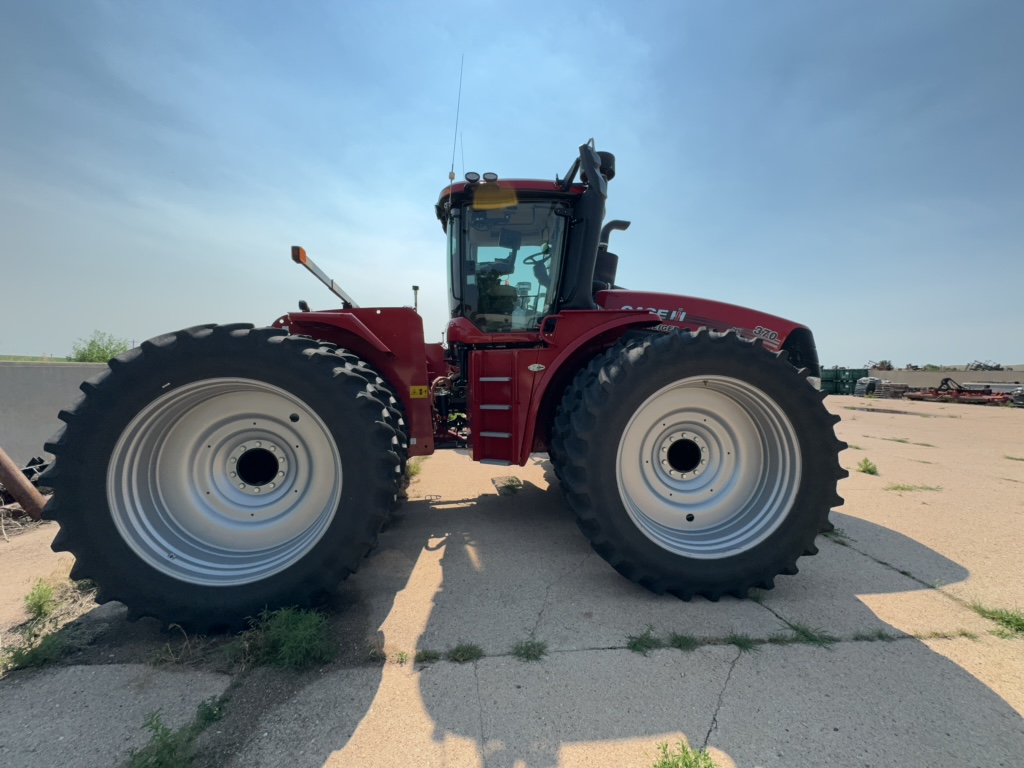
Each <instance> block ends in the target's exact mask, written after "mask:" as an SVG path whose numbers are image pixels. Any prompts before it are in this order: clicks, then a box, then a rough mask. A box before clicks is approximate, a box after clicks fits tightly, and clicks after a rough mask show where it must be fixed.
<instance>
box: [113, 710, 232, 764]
mask: <svg viewBox="0 0 1024 768" xmlns="http://www.w3.org/2000/svg"><path fill="white" fill-rule="evenodd" d="M222 717H224V703H223V700H222V699H218V698H217V697H216V696H214V697H211V698H209V699H206V700H205V701H201V702H199V706H198V707H196V716H195V718H193V720H192V722H191V723H188V724H187V725H184V726H182V727H181V728H179V729H178V730H176V731H172V730H171V729H170V728H168V727H167V725H165V724H164V722H163V720H162V719H161V718H160V713H159V712H150V713H149V715H147V716H146V722H145V723H144V724H143V728H145V729H146V730H148V731H149V732H150V737H149V741H148V742H147V743H146V745H145V746H144V747H142V748H141V749H138V750H135V749H133V750H132V751H131V752H129V754H128V763H127V764H128V768H182V767H183V766H187V765H191V764H192V760H193V758H194V757H195V746H194V745H195V740H196V738H198V736H199V734H201V733H202V732H203V731H204V730H206V729H207V728H209V727H210V726H211V725H213V724H214V723H216V722H217V721H218V720H220V719H221V718H222Z"/></svg>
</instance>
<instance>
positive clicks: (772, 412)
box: [551, 330, 847, 600]
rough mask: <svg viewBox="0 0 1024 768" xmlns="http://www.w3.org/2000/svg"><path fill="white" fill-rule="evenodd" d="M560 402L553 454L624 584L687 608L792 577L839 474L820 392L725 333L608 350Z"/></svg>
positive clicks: (779, 357) (837, 446)
mask: <svg viewBox="0 0 1024 768" xmlns="http://www.w3.org/2000/svg"><path fill="white" fill-rule="evenodd" d="M594 368H596V369H597V372H596V375H587V376H582V377H578V379H577V382H576V386H577V387H578V388H579V391H573V390H572V388H570V390H569V391H567V393H566V395H565V400H564V401H563V409H562V413H560V414H559V417H558V418H559V420H560V423H561V424H562V428H561V429H557V430H556V431H555V437H554V443H555V445H554V446H553V450H552V452H551V455H552V459H553V460H554V461H557V462H558V464H559V465H560V466H559V467H558V468H557V474H558V476H559V477H560V478H561V480H562V483H563V487H564V489H565V491H566V495H567V498H568V500H569V504H570V506H571V507H572V508H573V510H574V511H575V512H576V516H577V522H578V523H579V526H580V528H581V529H582V530H583V532H584V533H585V534H586V535H587V537H588V538H589V539H590V541H591V543H592V545H593V547H594V549H595V550H596V551H597V552H598V553H599V554H601V555H602V556H603V557H604V558H605V559H606V560H607V561H608V562H609V563H610V564H611V565H612V566H613V567H615V569H616V570H618V571H619V572H620V573H622V574H623V575H624V576H626V577H627V578H629V579H631V580H633V581H635V582H637V583H639V584H642V585H643V586H645V587H647V588H648V589H651V590H652V591H654V592H657V593H662V592H671V593H673V594H677V595H679V596H680V597H683V598H685V599H689V598H690V597H692V596H693V595H703V596H704V597H707V598H709V599H712V600H717V599H718V598H719V597H721V595H723V594H733V595H737V596H745V595H746V593H747V590H748V589H749V588H750V587H760V588H763V589H770V588H771V587H772V586H774V577H775V576H776V575H778V574H780V573H782V574H795V573H796V572H797V566H796V561H797V559H798V558H799V557H800V556H802V555H811V554H814V553H816V552H817V549H816V547H815V545H814V538H815V536H816V535H817V534H818V532H819V531H820V530H821V529H823V528H825V527H826V526H827V516H828V512H829V510H830V509H831V508H832V507H834V506H838V505H840V504H842V499H841V498H840V497H839V496H838V495H837V494H836V482H837V481H838V480H839V479H841V478H842V477H845V476H846V474H847V473H846V471H845V470H843V469H842V468H841V467H840V466H839V461H838V453H839V451H840V450H842V449H843V448H844V447H845V446H844V445H843V444H842V443H841V442H840V441H838V440H837V439H836V437H835V434H834V431H833V425H834V424H835V422H836V421H838V418H837V417H834V416H832V415H831V414H829V413H828V412H827V411H826V409H825V408H824V406H823V404H822V402H821V395H820V393H818V392H817V391H815V390H814V388H813V387H811V386H810V384H809V383H808V382H807V381H806V373H805V372H801V371H798V370H797V369H795V368H794V367H793V366H792V365H790V364H789V363H788V362H787V361H786V358H785V354H784V353H771V352H768V351H767V350H764V349H763V348H761V345H760V344H759V343H756V342H748V341H744V340H742V339H740V338H738V337H737V336H735V334H733V333H728V334H711V333H709V332H707V331H706V330H701V331H699V332H697V333H694V334H690V333H683V332H673V333H669V334H654V333H652V334H650V335H648V336H647V337H646V339H644V340H643V341H642V342H640V343H631V344H620V345H616V346H615V347H612V348H611V349H610V350H609V351H608V352H606V353H605V354H604V355H603V356H602V357H601V358H599V360H598V362H597V364H596V365H592V366H591V369H594Z"/></svg>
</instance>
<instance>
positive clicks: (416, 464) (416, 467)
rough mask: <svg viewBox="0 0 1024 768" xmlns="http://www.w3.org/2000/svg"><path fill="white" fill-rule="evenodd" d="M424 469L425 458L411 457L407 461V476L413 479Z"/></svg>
mask: <svg viewBox="0 0 1024 768" xmlns="http://www.w3.org/2000/svg"><path fill="white" fill-rule="evenodd" d="M422 471H423V459H409V460H408V461H407V462H405V476H406V477H407V478H409V479H410V480H412V479H413V478H414V477H416V476H417V475H418V474H419V473H420V472H422Z"/></svg>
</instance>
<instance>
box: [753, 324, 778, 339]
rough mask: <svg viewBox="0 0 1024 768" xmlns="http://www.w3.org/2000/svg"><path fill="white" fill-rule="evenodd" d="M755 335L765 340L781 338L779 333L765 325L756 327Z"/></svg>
mask: <svg viewBox="0 0 1024 768" xmlns="http://www.w3.org/2000/svg"><path fill="white" fill-rule="evenodd" d="M754 336H756V337H757V338H759V339H764V340H765V341H778V340H779V334H777V333H776V332H775V331H773V330H771V329H769V328H765V327H764V326H763V325H759V326H757V327H756V328H755V329H754Z"/></svg>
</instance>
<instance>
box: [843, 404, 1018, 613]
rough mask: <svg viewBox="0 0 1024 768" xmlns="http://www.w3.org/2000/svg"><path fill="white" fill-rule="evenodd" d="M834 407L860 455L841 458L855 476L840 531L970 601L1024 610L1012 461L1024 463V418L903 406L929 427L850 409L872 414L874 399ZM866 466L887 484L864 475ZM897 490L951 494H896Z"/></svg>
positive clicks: (881, 409) (886, 413) (885, 411)
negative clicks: (865, 462)
mask: <svg viewBox="0 0 1024 768" xmlns="http://www.w3.org/2000/svg"><path fill="white" fill-rule="evenodd" d="M825 403H826V405H827V406H828V408H829V409H830V410H831V411H833V412H834V413H838V414H840V415H841V416H842V417H843V421H842V422H840V423H839V424H838V425H837V426H836V434H837V435H838V436H839V438H840V439H842V440H845V441H847V442H849V443H850V444H852V445H854V446H857V449H854V448H851V449H848V450H847V451H845V452H844V453H843V454H842V457H841V462H842V464H843V465H844V466H846V467H848V468H849V469H851V475H850V477H849V478H847V479H846V480H843V481H842V482H841V483H840V495H842V496H844V497H845V498H846V502H847V503H846V506H845V507H843V508H842V510H841V512H842V513H844V515H843V517H842V518H841V519H842V521H837V522H836V525H839V526H841V527H844V528H849V529H850V531H849V532H850V534H851V535H852V536H853V537H854V538H856V539H857V540H858V547H859V548H860V549H862V550H863V551H865V552H867V553H869V554H870V555H872V556H873V557H876V558H878V559H880V560H883V561H885V562H888V563H891V564H892V565H894V566H895V567H896V568H897V569H898V570H905V571H908V572H910V573H911V574H913V575H914V576H915V577H916V578H918V579H920V580H921V581H923V582H924V583H927V584H931V585H937V586H940V587H941V589H942V590H943V591H946V592H948V593H950V594H952V595H954V596H956V597H957V598H958V599H960V600H962V601H966V602H971V601H973V600H980V601H982V602H985V603H987V604H990V605H993V606H996V607H1002V608H1014V607H1021V606H1024V580H1022V579H1008V578H1006V574H1007V573H1012V572H1013V571H1014V569H1016V568H1017V564H1018V563H1020V562H1021V561H1022V560H1024V538H1022V537H1020V536H1016V535H1007V534H1008V532H1009V531H1015V530H1019V529H1020V527H1021V524H1022V522H1024V493H1021V488H1022V485H1021V484H1022V483H1024V462H1020V461H1013V460H1010V459H1007V458H1006V457H1007V456H1008V455H1009V456H1013V455H1016V456H1022V455H1024V450H1022V448H1021V441H1020V434H1021V431H1022V427H1024V410H1021V409H1016V408H986V407H983V406H972V405H958V404H952V403H949V404H937V403H914V402H910V401H901V402H899V403H898V404H894V405H896V406H897V408H898V409H899V410H905V411H910V412H912V413H914V414H923V415H924V416H927V418H922V417H921V416H920V415H905V414H894V413H891V410H892V409H891V408H889V407H887V406H888V404H887V403H885V402H884V401H879V402H877V403H876V404H875V405H873V406H867V407H869V408H875V409H878V412H868V411H863V410H857V411H850V410H849V408H851V407H857V408H859V407H865V405H864V404H865V400H864V398H854V397H829V398H827V399H826V401H825ZM863 458H869V459H871V461H873V462H874V463H875V464H876V465H877V466H878V470H879V474H878V476H871V475H866V474H864V473H862V472H857V471H855V470H856V466H857V463H858V462H859V461H860V460H861V459H863ZM893 485H909V486H929V487H932V488H941V490H939V491H893V490H886V488H887V487H891V486H893ZM848 518H858V519H859V520H860V521H863V523H867V524H873V526H874V527H873V528H872V527H871V525H864V524H858V523H854V522H853V521H852V520H849V519H848ZM892 532H895V533H897V534H899V535H897V536H893V535H891V534H892ZM905 539H906V540H910V541H913V542H915V544H916V546H905ZM936 555H938V557H936ZM950 563H952V564H955V566H959V568H957V567H953V568H950V567H949V564H950Z"/></svg>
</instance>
